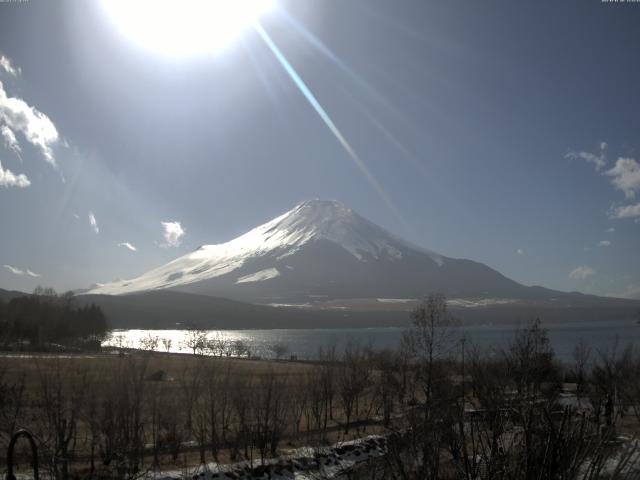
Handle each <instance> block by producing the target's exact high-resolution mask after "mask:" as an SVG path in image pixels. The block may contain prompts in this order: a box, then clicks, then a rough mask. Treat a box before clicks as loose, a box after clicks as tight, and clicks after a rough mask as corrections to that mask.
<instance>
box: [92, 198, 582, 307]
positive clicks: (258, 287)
mask: <svg viewBox="0 0 640 480" xmlns="http://www.w3.org/2000/svg"><path fill="white" fill-rule="evenodd" d="M167 289H170V290H175V291H179V292H186V293H196V294H201V295H214V296H220V297H227V298H231V299H236V300H243V301H249V302H254V303H307V302H318V301H322V300H323V299H324V300H331V299H350V298H370V299H375V298H400V299H412V298H418V297H421V296H423V295H424V294H425V293H428V292H434V291H438V292H443V293H444V294H445V295H447V297H449V298H509V299H517V300H528V301H531V300H536V299H540V300H542V299H547V300H548V299H549V298H551V297H562V296H563V295H564V296H566V295H569V294H562V293H560V292H553V291H551V290H547V289H543V288H539V287H525V286H523V285H521V284H519V283H517V282H514V281H513V280H510V279H508V278H507V277H505V276H503V275H502V274H500V273H499V272H497V271H495V270H493V269H492V268H490V267H488V266H486V265H483V264H481V263H478V262H474V261H471V260H465V259H454V258H448V257H445V256H443V255H439V254H437V253H435V252H432V251H430V250H427V249H424V248H421V247H418V246H415V245H412V244H411V243H409V242H406V241H404V240H402V239H400V238H398V237H396V236H395V235H393V234H391V233H389V232H387V231H386V230H384V229H383V228H381V227H379V226H377V225H375V224H373V223H372V222H370V221H368V220H366V219H364V218H363V217H361V216H360V215H358V214H357V213H355V212H353V211H352V210H351V209H349V208H346V207H345V206H344V205H342V204H340V203H339V202H335V201H320V200H312V201H307V202H303V203H301V204H299V205H297V206H296V207H295V208H293V209H292V210H291V211H289V212H287V213H285V214H284V215H281V216H279V217H277V218H275V219H273V220H271V221H270V222H267V223H265V224H264V225H261V226H259V227H257V228H254V229H253V230H251V231H249V232H247V233H246V234H244V235H242V236H240V237H238V238H236V239H234V240H231V241H229V242H227V243H223V244H219V245H205V246H202V247H200V248H198V249H197V250H195V251H194V252H191V253H189V254H187V255H185V256H182V257H180V258H177V259H176V260H174V261H172V262H170V263H168V264H166V265H164V266H162V267H159V268H157V269H154V270H151V271H150V272H147V273H145V274H143V275H141V276H139V277H137V278H134V279H131V280H125V281H119V282H113V283H109V284H106V285H103V286H100V287H98V288H95V289H92V290H90V291H89V292H87V293H89V294H102V295H122V294H131V293H135V292H144V291H152V290H167ZM566 298H567V299H574V298H575V297H572V296H570V295H569V297H566ZM571 301H573V300H571Z"/></svg>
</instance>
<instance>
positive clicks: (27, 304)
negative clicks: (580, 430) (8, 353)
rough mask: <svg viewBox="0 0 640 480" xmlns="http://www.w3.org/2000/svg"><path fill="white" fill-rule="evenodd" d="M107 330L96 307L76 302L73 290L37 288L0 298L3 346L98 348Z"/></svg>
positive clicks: (0, 323) (12, 347) (104, 318)
mask: <svg viewBox="0 0 640 480" xmlns="http://www.w3.org/2000/svg"><path fill="white" fill-rule="evenodd" d="M107 331H108V325H107V318H106V317H105V315H104V313H103V312H102V310H101V309H100V307H99V306H97V305H94V304H91V305H85V306H78V305H76V302H75V298H74V295H73V292H67V293H64V294H60V295H59V294H57V293H56V291H55V290H53V289H51V288H42V287H37V288H36V289H35V290H34V292H33V294H32V295H28V296H23V297H16V298H13V299H11V300H9V301H8V302H6V303H5V302H4V301H3V300H2V299H0V342H2V345H3V346H4V348H5V349H47V348H52V347H53V346H54V345H56V344H58V345H60V344H61V345H67V346H70V345H73V346H83V347H85V348H86V347H89V346H92V347H93V348H96V349H99V348H100V341H101V340H102V339H103V338H104V337H105V335H106V334H107Z"/></svg>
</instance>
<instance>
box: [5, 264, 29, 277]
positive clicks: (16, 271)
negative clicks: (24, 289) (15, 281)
mask: <svg viewBox="0 0 640 480" xmlns="http://www.w3.org/2000/svg"><path fill="white" fill-rule="evenodd" d="M3 267H4V268H6V269H7V270H9V271H10V272H11V273H13V274H15V275H24V270H20V269H19V268H18V267H13V266H11V265H6V264H5V265H3Z"/></svg>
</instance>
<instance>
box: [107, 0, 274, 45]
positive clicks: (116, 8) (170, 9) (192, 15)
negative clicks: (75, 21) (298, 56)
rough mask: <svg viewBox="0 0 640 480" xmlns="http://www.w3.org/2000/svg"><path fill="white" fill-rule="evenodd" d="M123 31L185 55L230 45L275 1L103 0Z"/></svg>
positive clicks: (142, 42)
mask: <svg viewBox="0 0 640 480" xmlns="http://www.w3.org/2000/svg"><path fill="white" fill-rule="evenodd" d="M102 4H103V5H104V7H105V9H106V10H107V12H108V14H109V16H110V17H111V19H112V20H113V21H114V23H115V24H116V25H117V26H118V28H120V30H121V31H122V32H123V33H124V34H125V35H126V36H128V37H129V38H131V39H133V40H134V41H136V42H137V43H139V44H140V45H142V46H144V47H146V48H149V49H152V50H156V51H158V52H161V53H164V54H169V55H174V56H185V55H194V54H203V53H215V52H218V51H220V50H222V49H223V48H224V47H226V46H228V45H229V44H230V43H231V42H232V41H233V40H234V39H236V38H237V37H239V36H240V35H241V34H242V32H243V31H244V30H245V29H246V28H248V27H249V26H251V25H252V24H253V22H254V21H255V20H257V19H258V18H259V17H260V16H261V15H262V14H264V13H266V12H267V11H268V10H270V9H271V8H272V7H273V5H274V2H273V0H103V1H102Z"/></svg>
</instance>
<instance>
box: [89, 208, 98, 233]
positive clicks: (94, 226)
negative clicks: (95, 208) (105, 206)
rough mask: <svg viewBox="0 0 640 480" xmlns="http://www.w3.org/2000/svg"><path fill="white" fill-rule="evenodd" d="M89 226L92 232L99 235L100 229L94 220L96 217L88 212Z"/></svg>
mask: <svg viewBox="0 0 640 480" xmlns="http://www.w3.org/2000/svg"><path fill="white" fill-rule="evenodd" d="M89 224H90V225H91V227H92V228H93V231H94V232H96V233H100V229H99V228H98V221H97V220H96V216H95V215H94V214H93V212H89Z"/></svg>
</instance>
